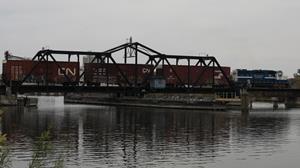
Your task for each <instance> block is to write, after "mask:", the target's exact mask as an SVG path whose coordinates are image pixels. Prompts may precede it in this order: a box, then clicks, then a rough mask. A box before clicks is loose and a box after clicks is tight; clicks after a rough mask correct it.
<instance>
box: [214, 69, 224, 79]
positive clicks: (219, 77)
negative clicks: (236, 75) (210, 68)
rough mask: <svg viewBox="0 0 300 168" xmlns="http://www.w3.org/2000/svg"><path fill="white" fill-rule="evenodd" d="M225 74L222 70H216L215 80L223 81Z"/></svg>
mask: <svg viewBox="0 0 300 168" xmlns="http://www.w3.org/2000/svg"><path fill="white" fill-rule="evenodd" d="M222 77H223V74H222V71H220V70H215V79H222Z"/></svg>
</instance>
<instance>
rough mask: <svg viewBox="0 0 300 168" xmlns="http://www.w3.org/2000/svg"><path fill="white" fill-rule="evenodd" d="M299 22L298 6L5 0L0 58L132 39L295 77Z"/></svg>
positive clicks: (196, 0) (185, 0) (216, 0)
mask: <svg viewBox="0 0 300 168" xmlns="http://www.w3.org/2000/svg"><path fill="white" fill-rule="evenodd" d="M299 18H300V1H299V0H80V1H79V0H51V1H50V0H48V1H46V0H0V21H1V25H0V52H1V59H2V58H3V54H2V53H4V51H5V50H10V51H11V52H12V53H13V54H14V55H21V56H27V57H32V56H33V55H34V54H35V53H36V52H37V51H38V50H39V49H41V48H42V47H43V46H47V47H48V48H51V49H64V50H89V51H91V50H92V51H104V50H106V49H109V48H112V47H114V46H116V45H119V44H122V43H124V42H126V39H127V38H128V37H129V36H132V37H133V39H134V41H139V42H141V43H144V44H146V45H148V46H150V47H152V48H154V49H156V50H158V51H161V52H163V53H167V54H186V55H198V54H199V53H208V54H210V55H214V56H216V57H217V59H218V61H219V62H220V64H221V65H226V66H230V67H232V69H236V68H252V69H257V68H260V69H275V70H283V71H284V73H285V75H288V76H292V74H293V73H294V72H296V69H298V68H300V57H299V56H300V51H299V49H300V47H299V45H300V22H299Z"/></svg>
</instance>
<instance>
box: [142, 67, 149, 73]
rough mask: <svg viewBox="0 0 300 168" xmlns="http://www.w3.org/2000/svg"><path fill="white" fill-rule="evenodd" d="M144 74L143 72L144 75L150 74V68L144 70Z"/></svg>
mask: <svg viewBox="0 0 300 168" xmlns="http://www.w3.org/2000/svg"><path fill="white" fill-rule="evenodd" d="M142 72H143V74H146V73H150V69H149V68H143V69H142Z"/></svg>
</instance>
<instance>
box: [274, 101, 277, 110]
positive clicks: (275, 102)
mask: <svg viewBox="0 0 300 168" xmlns="http://www.w3.org/2000/svg"><path fill="white" fill-rule="evenodd" d="M273 110H278V101H274V102H273Z"/></svg>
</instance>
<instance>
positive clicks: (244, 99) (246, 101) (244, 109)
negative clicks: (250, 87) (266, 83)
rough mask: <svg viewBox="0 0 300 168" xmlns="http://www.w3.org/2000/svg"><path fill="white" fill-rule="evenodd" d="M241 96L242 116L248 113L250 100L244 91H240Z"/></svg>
mask: <svg viewBox="0 0 300 168" xmlns="http://www.w3.org/2000/svg"><path fill="white" fill-rule="evenodd" d="M240 96H241V111H242V113H243V114H245V113H246V114H247V113H249V111H250V104H252V103H250V98H249V94H248V92H247V90H246V89H242V90H241V92H240Z"/></svg>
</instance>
